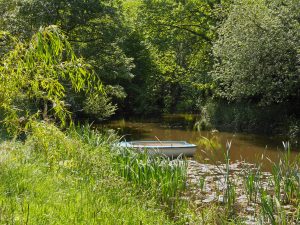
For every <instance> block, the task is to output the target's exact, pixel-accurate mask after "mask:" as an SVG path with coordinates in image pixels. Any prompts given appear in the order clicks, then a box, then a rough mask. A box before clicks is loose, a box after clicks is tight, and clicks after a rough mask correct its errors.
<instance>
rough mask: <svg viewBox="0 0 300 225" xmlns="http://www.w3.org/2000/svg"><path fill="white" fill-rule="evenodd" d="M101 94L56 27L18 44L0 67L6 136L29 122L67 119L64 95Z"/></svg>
mask: <svg viewBox="0 0 300 225" xmlns="http://www.w3.org/2000/svg"><path fill="white" fill-rule="evenodd" d="M70 91H73V92H74V93H80V92H84V93H87V94H89V93H93V94H95V93H97V94H98V95H99V94H103V90H102V86H101V83H100V82H99V81H96V77H95V74H94V73H93V70H92V68H91V66H90V65H89V64H87V63H85V62H84V60H83V59H82V58H78V57H76V55H75V54H74V52H73V49H72V47H71V45H70V43H69V42H68V41H67V38H66V36H65V35H64V33H63V32H62V31H61V30H60V29H58V27H57V26H49V27H46V28H41V29H40V30H39V32H37V33H36V34H35V35H33V37H32V38H31V40H30V41H29V43H26V42H25V43H23V42H19V43H17V44H16V45H15V47H14V49H13V50H11V51H10V52H8V53H7V54H6V55H4V57H3V60H2V62H1V64H0V108H1V110H2V111H3V114H4V118H3V122H4V124H5V125H6V126H7V128H8V129H9V131H10V132H14V133H19V132H22V130H23V128H24V127H26V126H27V124H28V122H29V121H30V120H31V119H44V120H49V119H53V120H56V121H58V122H60V124H61V125H62V126H65V125H66V123H67V121H68V119H71V112H70V111H69V109H70V108H71V106H70V105H68V104H69V102H67V101H66V99H67V98H66V96H67V93H68V92H70Z"/></svg>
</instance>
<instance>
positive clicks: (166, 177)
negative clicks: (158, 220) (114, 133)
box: [112, 146, 187, 213]
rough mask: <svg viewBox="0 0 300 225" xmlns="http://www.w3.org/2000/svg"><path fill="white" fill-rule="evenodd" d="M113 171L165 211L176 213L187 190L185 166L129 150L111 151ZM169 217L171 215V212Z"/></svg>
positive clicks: (177, 162) (183, 161)
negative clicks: (152, 199) (163, 206)
mask: <svg viewBox="0 0 300 225" xmlns="http://www.w3.org/2000/svg"><path fill="white" fill-rule="evenodd" d="M112 155H113V161H114V168H115V169H116V170H117V171H118V173H119V174H120V175H121V176H122V177H124V178H126V179H127V180H128V181H130V182H131V183H133V184H134V185H136V186H138V187H141V188H143V189H146V190H147V191H149V192H151V193H152V195H154V196H155V197H156V199H158V200H159V201H160V202H161V203H163V204H164V205H165V206H167V208H168V210H171V211H174V210H175V211H176V207H177V206H176V205H177V204H180V203H182V202H180V199H179V197H180V194H181V193H182V192H183V191H184V190H185V189H186V182H187V162H186V161H185V160H182V159H180V160H179V159H176V160H171V159H170V158H167V157H164V156H160V155H149V154H148V153H147V152H141V151H139V150H134V149H130V148H119V147H117V146H115V147H114V148H113V154H112ZM171 213H172V212H171Z"/></svg>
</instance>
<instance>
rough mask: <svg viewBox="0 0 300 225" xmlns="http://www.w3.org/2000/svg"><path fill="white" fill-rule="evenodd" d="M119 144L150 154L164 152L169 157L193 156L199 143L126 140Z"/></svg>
mask: <svg viewBox="0 0 300 225" xmlns="http://www.w3.org/2000/svg"><path fill="white" fill-rule="evenodd" d="M118 145H119V146H120V147H126V148H135V149H139V150H142V151H147V152H148V153H149V154H163V155H166V156H168V157H178V156H179V155H184V156H193V155H194V153H195V151H196V147H197V145H194V144H189V143H187V142H186V141H129V142H127V141H124V142H120V143H119V144H118Z"/></svg>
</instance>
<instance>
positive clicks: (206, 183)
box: [186, 160, 300, 225]
mask: <svg viewBox="0 0 300 225" xmlns="http://www.w3.org/2000/svg"><path fill="white" fill-rule="evenodd" d="M281 170H282V171H279V170H275V169H274V170H273V172H272V173H270V172H263V171H261V170H260V168H259V166H257V165H254V164H249V163H246V162H239V161H236V162H234V163H230V164H216V165H212V164H203V163H199V162H196V161H194V160H189V161H188V170H187V174H188V175H187V176H188V190H187V193H186V198H188V199H189V201H190V202H191V204H193V205H194V208H195V209H196V211H197V213H198V214H199V215H202V211H203V210H204V209H209V208H212V207H217V208H218V210H219V214H218V215H219V216H220V217H222V215H223V216H224V215H227V216H228V218H227V220H228V219H229V220H233V221H234V222H235V223H238V224H247V225H255V224H299V222H300V205H299V204H300V193H299V191H300V182H299V179H300V177H299V176H300V171H299V168H298V166H297V165H296V164H294V165H292V164H291V165H290V167H289V168H284V166H283V165H281ZM283 170H284V171H283ZM283 173H285V174H283ZM297 173H298V174H297ZM284 175H285V176H284ZM280 176H282V177H281V178H279V177H280ZM278 178H279V179H280V181H279V184H278V183H277V182H276V181H278V180H276V179H278ZM292 182H294V184H291V183H292ZM293 185H295V186H293ZM289 194H290V196H289Z"/></svg>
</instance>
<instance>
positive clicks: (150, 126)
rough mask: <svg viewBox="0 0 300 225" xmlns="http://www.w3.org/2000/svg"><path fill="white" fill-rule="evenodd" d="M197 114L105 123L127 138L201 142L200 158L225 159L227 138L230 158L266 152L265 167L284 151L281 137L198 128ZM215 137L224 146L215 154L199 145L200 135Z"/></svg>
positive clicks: (294, 153)
mask: <svg viewBox="0 0 300 225" xmlns="http://www.w3.org/2000/svg"><path fill="white" fill-rule="evenodd" d="M194 123H195V116H192V115H168V116H164V117H163V118H160V119H154V120H147V121H146V120H124V119H122V120H115V121H111V122H109V123H108V124H106V125H105V127H108V128H112V129H114V130H116V131H117V132H118V134H119V135H121V136H123V139H125V140H127V141H132V140H157V139H159V140H184V141H188V142H190V143H193V144H196V145H198V148H197V151H196V153H195V155H194V158H195V159H196V160H197V161H223V160H224V149H225V146H226V142H227V141H231V143H232V145H231V150H230V158H231V161H235V160H245V161H247V162H250V163H257V162H259V161H260V158H261V155H262V154H264V157H265V159H264V168H265V169H267V170H269V169H270V167H271V163H270V162H269V160H268V159H267V158H269V159H270V160H272V161H278V159H279V157H280V155H281V154H282V152H283V145H282V142H281V141H282V140H278V139H276V138H272V137H266V136H259V135H250V134H241V133H229V132H213V133H212V132H210V131H201V132H199V131H195V130H194V129H193V125H194ZM203 137H206V138H209V139H211V138H214V140H217V142H218V143H219V144H220V145H221V146H222V148H221V150H215V151H214V154H209V153H208V152H207V151H206V152H204V151H203V146H201V145H200V143H201V139H203ZM222 149H223V150H222ZM291 154H292V158H296V157H300V151H299V146H298V147H297V149H293V151H292V153H291Z"/></svg>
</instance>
